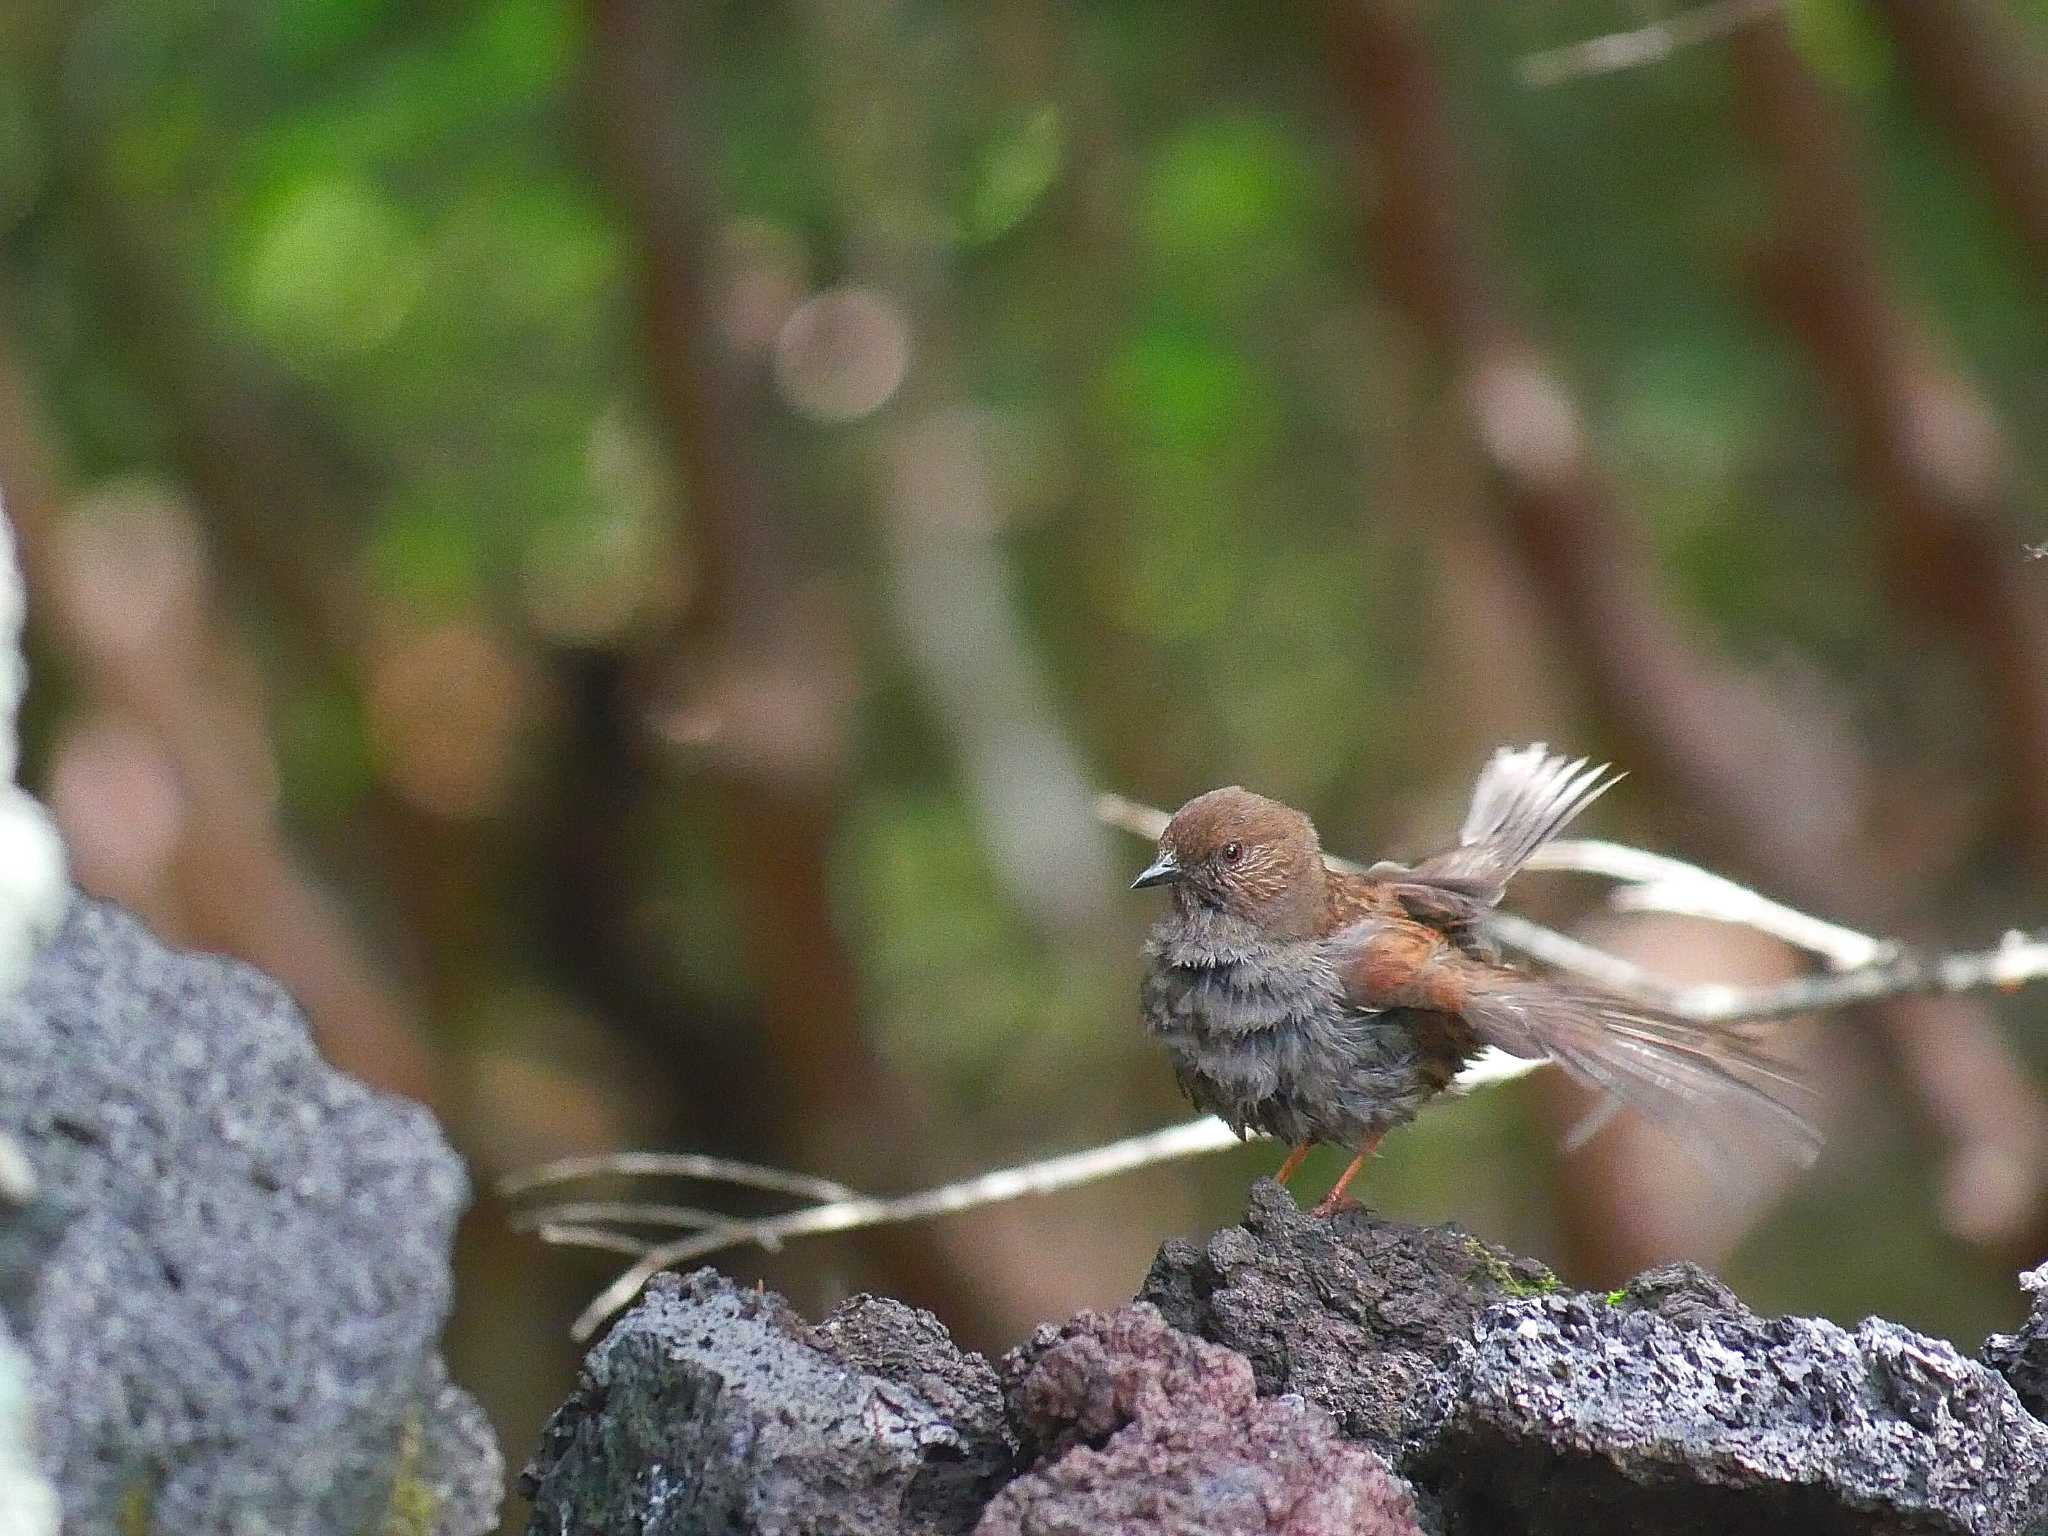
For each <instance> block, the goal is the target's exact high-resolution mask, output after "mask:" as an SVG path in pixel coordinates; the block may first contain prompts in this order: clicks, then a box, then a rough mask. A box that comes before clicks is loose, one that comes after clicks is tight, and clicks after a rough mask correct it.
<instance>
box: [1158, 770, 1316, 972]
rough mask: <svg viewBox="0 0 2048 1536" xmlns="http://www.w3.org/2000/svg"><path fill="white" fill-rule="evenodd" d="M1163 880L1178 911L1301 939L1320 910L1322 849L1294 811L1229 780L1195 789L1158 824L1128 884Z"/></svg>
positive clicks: (1272, 935)
mask: <svg viewBox="0 0 2048 1536" xmlns="http://www.w3.org/2000/svg"><path fill="white" fill-rule="evenodd" d="M1149 885H1171V886H1172V887H1173V894H1174V900H1175V901H1176V903H1178V904H1179V906H1180V908H1181V910H1183V911H1186V912H1194V911H1203V910H1206V911H1210V912H1219V913H1223V914H1225V915H1228V916H1231V917H1236V918H1240V919H1242V920H1244V921H1246V922H1248V923H1250V924H1252V925H1253V926H1254V927H1256V928H1257V929H1258V930H1259V931H1260V932H1261V934H1263V935H1264V936H1266V937H1268V938H1274V939H1290V938H1306V937H1308V936H1310V935H1311V934H1313V933H1314V932H1315V930H1316V926H1317V924H1318V923H1319V922H1320V920H1321V918H1322V913H1323V903H1324V898H1325V887H1324V875H1323V855H1322V848H1321V846H1320V845H1319V844H1318V843H1317V841H1316V829H1315V826H1314V824H1313V823H1311V822H1310V821H1309V819H1308V818H1307V817H1306V816H1304V815H1302V814H1301V812H1299V811H1297V810H1294V809H1293V808H1291V807H1289V806H1285V805H1282V804H1280V802H1279V801H1277V800H1268V799H1267V798H1266V797H1265V796H1264V795H1255V794H1253V793H1252V792H1251V791H1250V790H1248V789H1240V788H1239V787H1238V786H1237V785H1235V784H1233V785H1231V786H1230V787H1229V788H1227V789H1212V790H1210V791H1209V793H1207V794H1206V795H1197V796H1196V797H1195V798H1194V799H1192V800H1190V801H1189V802H1188V803H1187V804H1186V805H1184V806H1182V807H1181V808H1180V809H1179V810H1178V811H1175V812H1174V813H1173V819H1172V820H1171V821H1169V822H1168V823H1167V824H1166V830H1165V832H1163V833H1161V834H1160V838H1159V856H1158V857H1157V858H1156V859H1154V860H1153V861H1152V863H1151V865H1150V867H1149V868H1147V869H1146V870H1145V871H1144V873H1142V874H1140V875H1139V876H1138V878H1137V879H1136V880H1134V881H1132V882H1131V889H1132V890H1141V889H1143V888H1144V887H1146V886H1149Z"/></svg>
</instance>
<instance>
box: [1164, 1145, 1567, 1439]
mask: <svg viewBox="0 0 2048 1536" xmlns="http://www.w3.org/2000/svg"><path fill="white" fill-rule="evenodd" d="M1557 1284H1558V1282H1557V1277H1556V1276H1554V1275H1552V1274H1551V1273H1550V1271H1549V1270H1547V1269H1545V1268H1544V1267H1543V1266H1542V1265H1541V1264H1538V1263H1536V1262H1535V1261H1534V1260H1532V1259H1520V1258H1516V1257H1515V1256H1514V1255H1513V1254H1510V1253H1508V1252H1506V1251H1505V1250H1503V1249H1500V1248H1495V1247H1492V1246H1490V1245H1488V1244H1486V1243H1483V1242H1481V1241H1480V1240H1479V1239H1478V1238H1476V1237H1473V1236H1472V1235H1471V1234H1469V1233H1467V1232H1463V1231H1460V1230H1459V1229H1458V1228H1457V1227H1455V1226H1440V1227H1413V1226H1409V1225H1407V1224H1406V1223H1403V1222H1392V1221H1385V1220H1382V1219H1381V1218H1379V1217H1377V1216H1375V1215H1374V1214H1373V1213H1372V1212H1370V1211H1367V1210H1364V1209H1361V1208H1359V1207H1355V1206H1352V1207H1346V1208H1345V1209H1343V1210H1340V1211H1339V1212H1338V1213H1337V1214H1336V1215H1335V1216H1334V1217H1332V1218H1330V1219H1329V1220H1327V1221H1324V1220H1319V1219H1317V1218H1315V1217H1312V1216H1310V1215H1308V1214H1307V1213H1306V1212H1304V1211H1302V1210H1301V1209H1299V1208H1298V1207H1297V1206H1296V1205H1295V1202H1294V1197H1293V1196H1291V1195H1289V1194H1288V1193H1287V1191H1286V1190H1285V1189H1283V1188H1281V1187H1280V1186H1279V1185H1278V1184H1275V1183H1274V1182H1273V1181H1272V1180H1271V1179H1261V1180H1259V1182H1258V1183H1256V1184H1254V1185H1253V1186H1252V1191H1251V1206H1250V1209H1249V1210H1248V1211H1247V1212H1246V1214H1245V1222H1244V1225H1243V1226H1241V1227H1226V1228H1224V1229H1223V1230H1222V1231H1220V1232H1218V1233H1216V1234H1215V1235H1214V1236H1212V1237H1211V1238H1210V1239H1209V1241H1208V1242H1207V1243H1206V1244H1205V1245H1203V1246H1201V1247H1199V1248H1198V1247H1196V1246H1195V1245H1194V1244H1192V1243H1188V1242H1185V1241H1180V1240H1173V1241H1169V1242H1167V1243H1166V1244H1165V1245H1164V1246H1162V1247H1161V1248H1160V1250H1159V1256H1158V1257H1157V1258H1156V1259H1155V1260H1154V1261H1153V1264H1152V1271H1151V1273H1150V1274H1149V1275H1147V1276H1146V1277H1145V1284H1144V1287H1143V1289H1142V1290H1140V1292H1139V1299H1140V1300H1142V1301H1149V1302H1152V1303H1153V1304H1155V1305H1156V1306H1157V1307H1158V1308H1159V1309H1160V1311H1161V1313H1163V1314H1164V1315H1165V1317H1166V1320H1167V1321H1168V1322H1170V1323H1172V1324H1173V1325H1174V1326H1175V1327H1177V1328H1182V1329H1185V1330H1186V1331H1188V1332H1190V1333H1194V1334H1197V1335H1199V1336H1200V1337H1202V1338H1205V1339H1208V1340H1210V1341H1211V1342H1213V1343H1217V1344H1222V1345H1225V1346H1227V1347H1228V1348H1230V1349H1234V1350H1236V1351H1237V1352H1238V1353H1239V1354H1241V1355H1243V1356H1245V1358H1246V1359H1248V1360H1250V1361H1251V1364H1252V1370H1253V1371H1254V1373H1255V1374H1256V1376H1257V1378H1258V1383H1259V1390H1260V1392H1262V1393H1265V1394H1267V1395H1272V1394H1274V1393H1279V1392H1299V1393H1300V1394H1301V1395H1302V1396H1303V1397H1305V1398H1307V1399H1308V1400H1309V1401H1310V1402H1312V1403H1315V1404H1317V1405H1318V1406H1320V1407H1322V1408H1324V1409H1325V1410H1327V1411H1328V1412H1329V1413H1331V1414H1333V1415H1334V1416H1335V1417H1336V1419H1337V1423H1338V1425H1339V1427H1340V1428H1341V1429H1342V1430H1343V1432H1344V1433H1345V1434H1346V1435H1348V1436H1350V1437H1352V1438H1354V1439H1361V1440H1365V1441H1367V1442H1368V1443H1369V1444H1372V1445H1374V1446H1376V1447H1378V1448H1380V1449H1381V1450H1383V1451H1386V1452H1389V1453H1398V1452H1399V1451H1400V1449H1401V1448H1403V1447H1405V1446H1406V1445H1408V1444H1409V1443H1411V1442H1412V1441H1414V1440H1416V1439H1417V1438H1418V1437H1421V1436H1424V1435H1426V1434H1427V1433H1428V1432H1429V1429H1430V1427H1431V1426H1432V1425H1433V1424H1434V1423H1435V1422H1436V1421H1437V1420H1438V1419H1439V1418H1440V1417H1441V1416H1442V1414H1443V1412H1444V1407H1445V1405H1444V1403H1443V1401H1442V1396H1443V1387H1444V1383H1445V1374H1444V1372H1445V1367H1446V1366H1447V1365H1448V1364H1449V1362H1450V1361H1451V1359H1452V1358H1453V1357H1454V1355H1455V1354H1456V1352H1457V1349H1458V1348H1459V1346H1460V1345H1461V1344H1462V1343H1463V1342H1464V1341H1465V1340H1467V1339H1469V1338H1470V1337H1471V1334H1472V1325H1473V1321H1474V1319H1475V1318H1477V1316H1478V1315H1479V1313H1480V1312H1481V1311H1482V1310H1483V1309H1484V1308H1486V1307H1487V1306H1488V1305H1490V1304H1491V1303H1492V1302H1494V1301H1497V1300H1499V1299H1500V1298H1501V1297H1503V1296H1513V1295H1527V1294H1530V1293H1536V1292H1542V1291H1550V1290H1556V1289H1557Z"/></svg>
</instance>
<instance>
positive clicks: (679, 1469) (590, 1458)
mask: <svg viewBox="0 0 2048 1536" xmlns="http://www.w3.org/2000/svg"><path fill="white" fill-rule="evenodd" d="M1009 1464H1010V1444H1009V1438H1008V1434H1007V1432H1006V1430H1005V1428H1004V1423H1003V1405H1002V1396H1001V1393H1000V1391H999V1390H998V1387H997V1384H996V1375H995V1371H994V1369H993V1368H992V1367H991V1366H990V1365H989V1363H988V1362H987V1361H986V1360H983V1359H982V1358H981V1357H980V1356H978V1355H963V1354H961V1353H960V1352H959V1351H958V1350H956V1349H954V1347H953V1345H952V1341H951V1340H950V1339H948V1338H947V1337H946V1334H945V1331H944V1330H943V1329H942V1328H940V1327H939V1325H938V1324H937V1323H936V1322H934V1321H932V1320H931V1318H929V1317H928V1316H926V1315H924V1314H921V1313H916V1312H913V1311H912V1310H911V1309H910V1308H908V1307H905V1306H903V1305H902V1304H901V1303H900V1302H894V1301H878V1300H875V1299H874V1298H872V1297H866V1296H859V1297H855V1298H853V1299H852V1300H850V1301H848V1302H846V1303H845V1304H844V1305H842V1306H841V1307H840V1308H839V1309H838V1310H836V1311H835V1312H834V1313H833V1314H832V1315H831V1316H830V1317H829V1318H827V1319H826V1321H825V1322H824V1323H823V1324H821V1325H820V1326H819V1327H817V1328H811V1327H809V1326H807V1325H806V1324H805V1323H804V1321H803V1319H802V1318H800V1317H799V1316H797V1314H796V1313H795V1312H794V1311H793V1310H792V1309H791V1308H790V1306H789V1305H788V1303H786V1302H785V1301H783V1300H782V1298H781V1297H779V1296H775V1295H770V1294H765V1293H761V1292H755V1291H748V1290H742V1289H739V1288H737V1287H735V1286H733V1285H732V1284H731V1283H730V1282H728V1281H725V1280H723V1279H721V1278H719V1277H718V1276H716V1275H714V1274H712V1273H711V1272H710V1271H709V1270H699V1271H698V1272H697V1273H696V1274H694V1275H691V1276H690V1277H689V1278H688V1279H686V1280H679V1279H677V1278H676V1277H675V1276H673V1275H663V1276H658V1277H657V1278H656V1279H655V1281H654V1282H653V1284H652V1285H650V1286H649V1287H648V1290H647V1294H646V1295H645V1296H644V1297H643V1298H642V1300H641V1302H640V1304H639V1306H637V1307H636V1308H634V1310H633V1311H632V1312H630V1313H628V1314H627V1315H626V1317H625V1318H623V1319H622V1320H621V1321H620V1322H619V1323H618V1325H617V1326H616V1327H614V1328H613V1329H612V1330H611V1332H610V1333H609V1334H607V1335H606V1336H605V1338H604V1339H603V1340H602V1341H601V1342H600V1343H599V1344H598V1345H597V1347H596V1348H595V1349H594V1350H592V1351H591V1353H590V1356H589V1358H588V1359H587V1360H586V1361H585V1362H584V1367H583V1377H582V1380H581V1381H580V1382H579V1383H578V1384H577V1388H576V1391H575V1393H574V1395H573V1396H571V1397H570V1399H569V1401H568V1402H567V1403H565V1404H564V1405H563V1406H562V1407H561V1408H559V1409H558V1410H556V1412H555V1415H554V1417H553V1418H552V1419H551V1420H549V1422H548V1426H547V1428H546V1430H545V1431H544V1432H543V1434H542V1439H541V1448H540V1453H539V1454H538V1455H537V1456H536V1457H535V1459H534V1461H533V1464H532V1465H530V1466H529V1467H527V1469H526V1471H525V1473H524V1475H523V1477H522V1478H521V1488H522V1490H523V1491H524V1492H525V1493H526V1495H527V1497H528V1498H530V1499H532V1500H533V1506H534V1507H533V1522H532V1525H531V1527H530V1529H532V1530H533V1531H536V1532H558V1531H575V1532H579V1533H582V1532H590V1533H601V1532H620V1533H625V1532H632V1533H635V1536H640V1533H645V1536H698V1533H705V1536H709V1533H713V1532H718V1533H726V1532H760V1533H763V1536H768V1533H776V1536H781V1533H788V1536H797V1533H806V1536H808V1533H816V1536H842V1533H856V1532H877V1531H890V1532H896V1531H902V1532H913V1533H919V1536H924V1533H941V1532H948V1533H950V1532H964V1531H967V1530H969V1529H971V1528H972V1526H973V1524H974V1521H975V1520H976V1518H977V1517H978V1516H979V1514H980V1511H981V1508H982V1506H983V1505H984V1504H985V1503H986V1502H987V1501H988V1497H989V1494H990V1493H991V1492H992V1491H993V1489H994V1488H995V1486H996V1485H997V1484H998V1483H999V1482H1000V1481H1001V1480H1002V1478H1003V1477H1004V1476H1005V1475H1006V1474H1007V1472H1008V1469H1009Z"/></svg>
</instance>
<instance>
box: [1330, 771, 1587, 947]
mask: <svg viewBox="0 0 2048 1536" xmlns="http://www.w3.org/2000/svg"><path fill="white" fill-rule="evenodd" d="M1621 777H1622V776H1621V775H1620V774H1618V773H1614V772H1611V771H1610V770H1609V768H1608V766H1607V765H1606V764H1605V763H1593V764H1589V763H1588V761H1587V760H1586V759H1585V758H1583V757H1581V758H1577V759H1572V758H1567V757H1565V756H1564V755H1563V754H1562V753H1554V752H1551V751H1549V750H1548V749H1547V748H1546V747H1545V746H1544V745H1543V743H1542V742H1537V743H1536V744H1535V745H1534V746H1529V747H1523V748H1520V749H1519V750H1510V749H1509V748H1506V747H1503V748H1501V749H1500V750H1499V751H1497V752H1495V753H1494V754H1493V757H1492V759H1491V760H1490V761H1489V762H1488V763H1487V765H1486V766H1485V768H1483V769H1481V770H1480V774H1479V779H1478V782H1477V783H1475V784H1474V785H1473V786H1472V806H1471V809H1469V810H1468V811H1466V813H1465V825H1464V827H1463V829H1462V830H1461V831H1460V832H1459V834H1458V845H1457V846H1456V847H1455V848H1447V849H1445V850H1444V851H1443V852H1442V853H1435V854H1431V855H1430V856H1429V857H1428V858H1426V859H1423V860H1421V861H1419V862H1418V863H1416V864H1414V865H1412V866H1409V865H1402V864H1394V863H1379V864H1375V865H1373V866H1372V868H1371V869H1369V870H1367V871H1366V873H1367V874H1368V875H1369V876H1371V877H1372V878H1373V879H1375V880H1378V881H1381V882H1382V883H1384V884H1385V885H1386V886H1387V887H1389V888H1390V889H1391V890H1392V891H1393V893H1394V894H1395V895H1396V897H1397V898H1398V899H1399V900H1400V902H1401V904H1402V905H1403V906H1404V907H1406V908H1407V909H1408V910H1409V912H1411V913H1412V914H1413V915H1414V916H1415V917H1417V918H1419V919H1420V920H1421V921H1423V922H1426V923H1433V924H1436V925H1437V926H1439V927H1462V926H1465V925H1467V924H1470V923H1473V922H1476V921H1477V920H1478V919H1479V918H1480V917H1482V916H1484V915H1485V914H1486V912H1487V911H1488V910H1489V909H1490V908H1492V907H1494V906H1496V905H1498V904H1499V902H1500V898H1501V895H1502V893H1503V892H1505V891H1506V889H1507V883H1508V881H1509V880H1510V879H1511V878H1513V876H1514V874H1515V871H1517V870H1519V869H1520V868H1521V867H1522V866H1523V865H1524V864H1526V863H1528V862H1529V858H1530V856H1531V855H1532V854H1534V853H1535V852H1536V850H1537V849H1538V848H1541V847H1542V846H1543V845H1544V844H1545V843H1547V842H1549V841H1550V840H1551V839H1552V838H1553V837H1555V836H1557V834H1558V833H1560V832H1562V831H1563V830H1564V828H1565V826H1566V825H1567V824H1568V823H1569V822H1570V821H1571V820H1572V818H1573V817H1575V816H1577V815H1578V814H1579V812H1581V811H1583V810H1584V809H1585V808H1586V807H1587V806H1589V805H1591V804H1592V803H1593V802H1594V801H1595V800H1597V799H1599V798H1600V796H1602V795H1604V794H1605V793H1606V792H1607V791H1608V790H1609V789H1612V788H1613V787H1614V785H1615V784H1617V783H1619V782H1620V780H1621Z"/></svg>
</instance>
